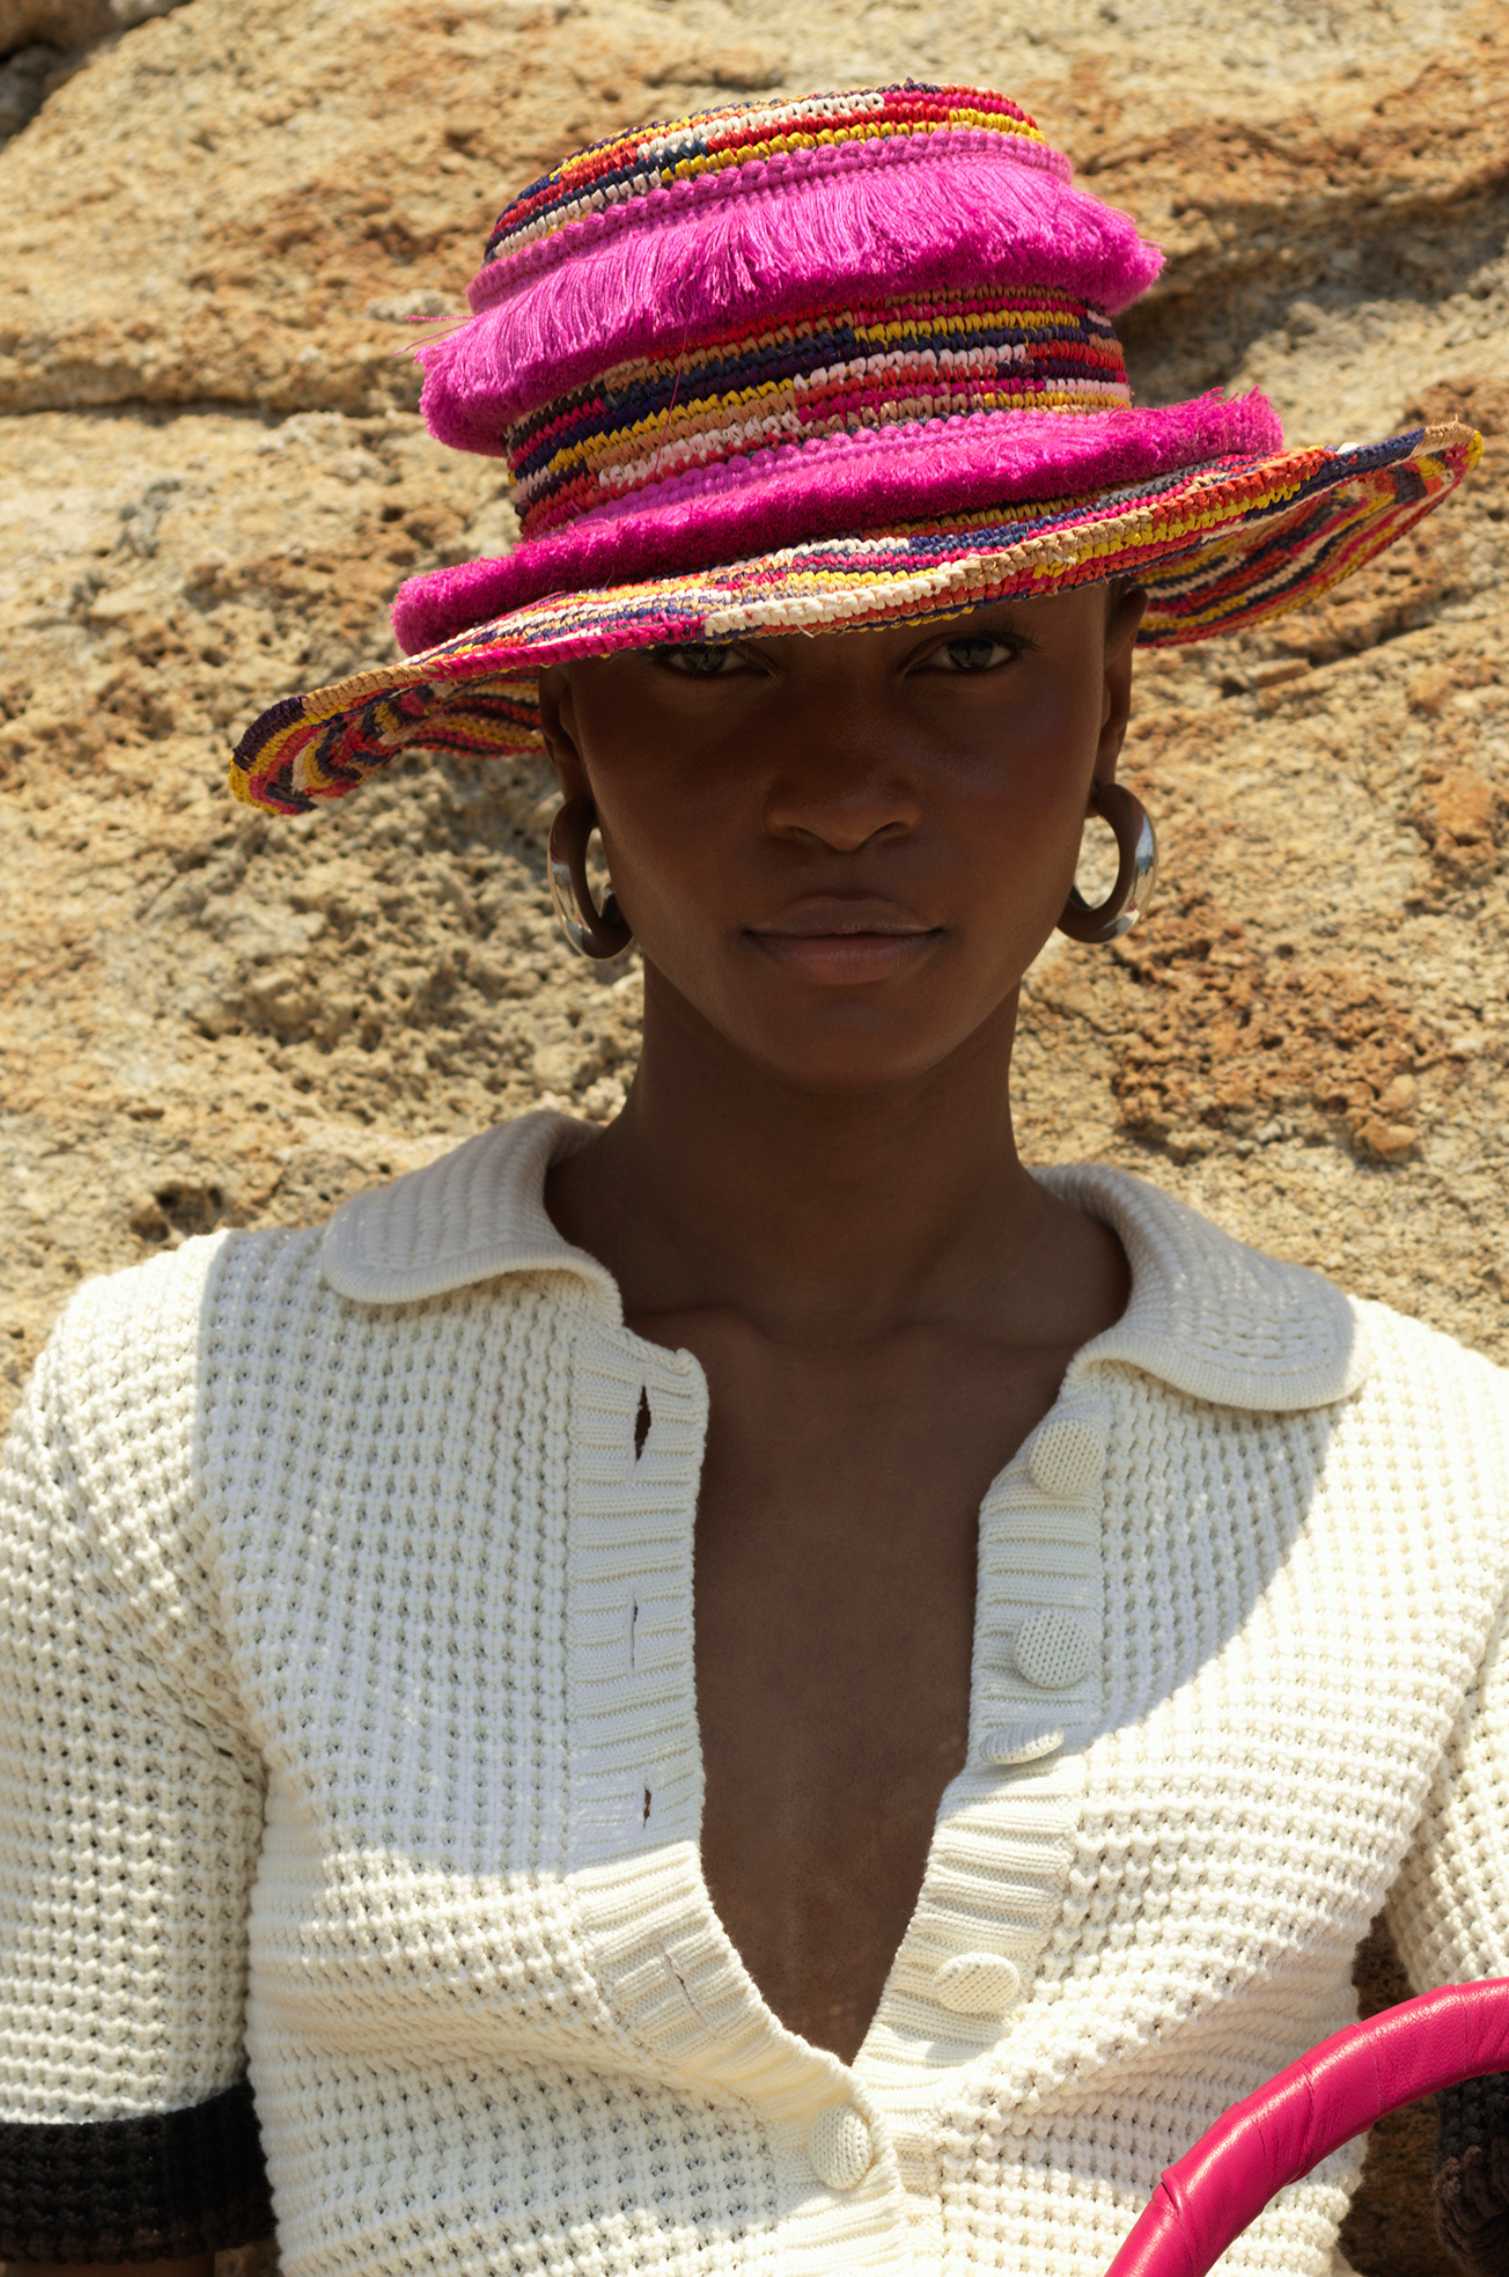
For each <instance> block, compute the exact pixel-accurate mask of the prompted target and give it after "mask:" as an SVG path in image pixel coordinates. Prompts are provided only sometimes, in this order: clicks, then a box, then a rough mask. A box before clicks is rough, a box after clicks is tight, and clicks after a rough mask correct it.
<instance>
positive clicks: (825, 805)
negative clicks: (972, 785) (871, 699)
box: [765, 731, 922, 853]
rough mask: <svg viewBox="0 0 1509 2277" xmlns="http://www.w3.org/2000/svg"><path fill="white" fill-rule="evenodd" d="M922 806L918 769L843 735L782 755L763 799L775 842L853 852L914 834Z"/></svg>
mask: <svg viewBox="0 0 1509 2277" xmlns="http://www.w3.org/2000/svg"><path fill="white" fill-rule="evenodd" d="M921 815H922V801H921V796H920V789H919V785H918V782H917V777H916V773H915V770H914V769H912V768H910V767H909V766H908V765H907V764H906V761H905V759H904V758H903V757H902V756H901V755H899V754H898V753H897V752H896V750H895V749H894V748H889V749H888V748H886V747H885V746H884V745H883V744H882V743H881V742H880V741H879V739H871V740H868V741H866V742H860V741H858V740H857V739H855V738H854V737H853V736H851V735H845V734H843V733H842V732H841V731H840V732H839V733H838V734H835V735H830V737H829V738H828V739H827V741H826V742H825V743H823V744H822V745H821V747H815V746H814V745H813V744H812V743H810V742H806V741H801V742H796V743H794V744H793V745H792V746H790V747H789V748H788V749H787V750H786V752H784V753H783V754H782V756H781V760H780V765H779V768H778V770H777V771H776V773H775V774H774V775H773V777H772V780H771V782H770V786H769V789H768V791H767V794H766V799H765V826H766V828H767V830H769V831H770V832H771V833H772V834H773V835H775V836H777V837H801V838H807V839H811V838H817V839H820V840H821V841H822V842H823V844H824V845H827V846H831V847H832V848H833V849H834V850H835V851H836V852H839V853H853V852H855V851H856V850H857V849H858V848H859V847H861V846H864V845H868V843H869V842H870V840H871V839H872V838H877V837H880V836H886V837H898V836H906V835H908V834H909V833H910V832H911V831H913V830H915V829H916V828H917V825H918V823H919V821H920V820H921Z"/></svg>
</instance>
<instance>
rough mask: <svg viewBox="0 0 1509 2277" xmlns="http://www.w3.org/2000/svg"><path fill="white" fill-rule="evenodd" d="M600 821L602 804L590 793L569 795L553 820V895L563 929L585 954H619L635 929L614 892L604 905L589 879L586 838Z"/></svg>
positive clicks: (550, 864)
mask: <svg viewBox="0 0 1509 2277" xmlns="http://www.w3.org/2000/svg"><path fill="white" fill-rule="evenodd" d="M596 827H597V808H596V805H595V804H594V802H593V801H592V799H591V798H589V797H586V796H585V795H584V796H581V797H578V798H570V799H567V800H566V801H565V803H564V805H562V806H560V807H558V808H557V810H556V814H555V819H554V821H553V822H552V823H551V825H550V844H549V849H548V854H547V866H548V869H549V875H550V898H551V900H552V901H553V902H554V904H555V914H556V916H557V918H558V919H559V921H560V927H561V931H562V932H563V933H564V934H565V936H566V938H567V940H568V941H569V942H570V943H571V946H572V948H573V949H577V950H579V951H580V952H581V954H582V955H583V956H584V957H616V956H620V955H622V953H623V951H624V950H625V949H626V948H627V947H628V945H629V943H630V942H631V941H632V940H633V938H634V935H633V932H632V930H631V928H630V927H629V925H628V923H627V922H626V920H625V918H624V913H623V911H622V910H621V909H620V908H619V906H618V896H617V895H616V894H615V893H612V892H610V893H609V894H608V896H607V899H606V900H605V901H604V903H603V905H602V908H601V909H599V908H598V907H597V906H596V904H595V903H594V901H593V899H592V888H591V887H590V886H589V885H588V883H587V840H588V839H589V838H590V837H591V835H592V833H593V831H594V830H595V828H596Z"/></svg>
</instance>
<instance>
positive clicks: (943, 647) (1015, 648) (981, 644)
mask: <svg viewBox="0 0 1509 2277" xmlns="http://www.w3.org/2000/svg"><path fill="white" fill-rule="evenodd" d="M953 648H972V649H982V648H1004V649H1005V651H1006V653H1007V655H1008V656H1009V657H1014V656H1019V655H1020V654H1021V652H1022V643H1021V642H1020V641H1014V640H1007V639H1005V638H1004V637H1003V635H1002V634H1000V633H956V634H955V635H954V637H953V639H952V640H946V641H944V642H942V643H941V644H940V646H939V647H937V648H935V649H934V650H933V652H932V656H930V657H929V658H928V660H927V661H928V662H929V663H931V662H932V661H933V657H938V656H945V655H947V653H948V651H949V650H950V649H953ZM976 662H977V663H983V662H984V659H983V658H979V657H977V658H976ZM985 669H986V670H988V671H994V670H996V669H997V667H996V666H994V665H986V666H985ZM959 676H960V675H959V674H958V673H955V674H954V675H953V677H954V678H955V679H957V678H959Z"/></svg>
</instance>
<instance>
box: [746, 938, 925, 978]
mask: <svg viewBox="0 0 1509 2277" xmlns="http://www.w3.org/2000/svg"><path fill="white" fill-rule="evenodd" d="M942 938H943V934H942V928H941V927H934V928H933V930H932V931H931V932H927V933H754V932H751V933H750V934H749V939H750V940H751V941H753V942H754V943H755V944H756V946H757V947H759V948H761V949H763V950H764V951H765V953H766V955H767V956H770V957H774V959H775V960H776V962H777V964H782V965H785V966H787V967H788V968H789V969H790V970H791V971H794V972H798V973H800V974H801V975H802V977H803V978H804V979H806V980H816V981H829V982H833V981H837V982H845V981H848V982H853V981H864V980H884V979H885V978H886V977H887V975H888V974H890V973H893V972H898V971H901V970H903V969H904V968H905V967H906V966H908V965H914V964H916V963H917V962H918V960H919V959H920V958H921V957H923V956H924V955H926V953H927V951H928V950H929V949H931V948H932V947H934V945H935V944H936V943H937V942H938V941H940V940H941V939H942Z"/></svg>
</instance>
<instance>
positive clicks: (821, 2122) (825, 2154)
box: [807, 2103, 875, 2190]
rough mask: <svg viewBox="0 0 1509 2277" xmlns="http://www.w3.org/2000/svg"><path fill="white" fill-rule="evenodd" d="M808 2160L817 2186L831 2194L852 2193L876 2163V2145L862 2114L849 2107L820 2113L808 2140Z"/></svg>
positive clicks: (834, 2107) (833, 2106)
mask: <svg viewBox="0 0 1509 2277" xmlns="http://www.w3.org/2000/svg"><path fill="white" fill-rule="evenodd" d="M807 2156H808V2158H809V2159H810V2160H811V2161H812V2171H813V2173H814V2174H815V2175H816V2176H817V2179H818V2181H819V2182H826V2183H827V2185H828V2188H829V2189H830V2190H852V2189H853V2188H854V2185H855V2183H856V2182H863V2180H864V2178H865V2176H866V2175H867V2174H868V2173H869V2171H870V2168H871V2167H872V2166H873V2165H874V2163H875V2145H874V2143H873V2142H872V2141H871V2139H870V2130H869V2128H868V2127H867V2126H866V2124H865V2117H864V2113H863V2112H862V2111H856V2110H855V2108H854V2106H853V2104H852V2103H830V2104H829V2106H828V2108H827V2110H826V2111H819V2113H818V2115H817V2117H816V2119H815V2120H814V2121H813V2123H812V2132H811V2133H810V2134H809V2135H808V2137H807Z"/></svg>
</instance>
